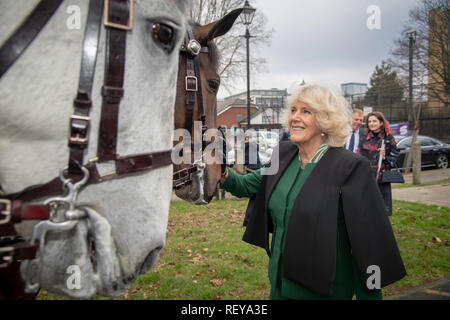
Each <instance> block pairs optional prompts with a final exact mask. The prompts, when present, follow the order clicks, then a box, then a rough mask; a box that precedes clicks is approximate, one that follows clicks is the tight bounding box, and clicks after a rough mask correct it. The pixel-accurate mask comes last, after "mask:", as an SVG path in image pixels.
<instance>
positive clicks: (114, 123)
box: [97, 0, 131, 162]
mask: <svg viewBox="0 0 450 320" xmlns="http://www.w3.org/2000/svg"><path fill="white" fill-rule="evenodd" d="M107 5H109V8H107V13H106V12H105V15H106V14H108V16H107V17H105V18H106V19H108V21H111V22H113V23H114V26H107V28H106V41H107V43H108V44H109V45H108V47H107V48H106V59H105V64H106V65H105V78H104V85H103V87H102V97H103V103H102V113H101V120H100V132H99V137H98V151H97V157H98V160H99V161H100V162H102V161H108V160H115V159H116V158H117V153H116V147H117V131H118V123H119V105H120V101H121V100H122V97H123V93H124V90H123V83H124V74H125V51H126V40H127V30H125V29H121V28H118V27H117V25H121V26H123V27H126V26H128V25H129V23H130V21H129V20H130V17H131V16H130V2H129V1H128V0H115V1H109V2H108V3H107Z"/></svg>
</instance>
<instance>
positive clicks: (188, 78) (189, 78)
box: [186, 76, 198, 92]
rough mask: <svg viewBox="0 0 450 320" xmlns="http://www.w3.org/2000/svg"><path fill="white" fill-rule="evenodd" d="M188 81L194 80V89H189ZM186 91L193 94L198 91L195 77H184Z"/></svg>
mask: <svg viewBox="0 0 450 320" xmlns="http://www.w3.org/2000/svg"><path fill="white" fill-rule="evenodd" d="M189 80H194V81H195V86H194V88H191V87H189V82H188V81H189ZM186 91H194V92H197V91H198V80H197V77H195V76H186Z"/></svg>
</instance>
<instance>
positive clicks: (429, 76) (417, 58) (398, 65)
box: [388, 0, 450, 105]
mask: <svg viewBox="0 0 450 320" xmlns="http://www.w3.org/2000/svg"><path fill="white" fill-rule="evenodd" d="M412 29H413V30H416V41H415V44H414V58H413V61H414V62H413V66H414V68H413V70H414V72H413V87H414V96H415V97H422V96H424V95H426V94H427V95H428V100H429V101H430V100H436V101H439V102H441V103H444V104H447V105H448V101H449V96H450V54H449V52H450V9H449V1H448V0H420V1H419V2H418V4H417V6H416V7H414V8H413V9H411V10H410V12H409V20H408V21H407V22H406V24H405V26H404V29H403V31H402V33H401V34H400V35H399V37H398V39H396V40H395V43H394V47H393V49H392V51H391V53H390V58H389V60H388V61H389V63H390V64H392V65H393V67H394V68H395V69H396V70H397V71H398V72H399V73H400V74H401V75H402V76H403V78H405V79H407V77H408V76H409V37H408V36H407V35H406V31H407V30H412Z"/></svg>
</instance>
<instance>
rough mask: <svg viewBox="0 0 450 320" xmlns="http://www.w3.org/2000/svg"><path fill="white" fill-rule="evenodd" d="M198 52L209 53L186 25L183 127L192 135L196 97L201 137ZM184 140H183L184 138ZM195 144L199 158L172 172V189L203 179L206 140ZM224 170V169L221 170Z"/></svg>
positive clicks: (202, 117)
mask: <svg viewBox="0 0 450 320" xmlns="http://www.w3.org/2000/svg"><path fill="white" fill-rule="evenodd" d="M200 53H209V48H208V47H206V46H202V45H201V44H200V43H199V42H198V41H197V40H196V39H195V38H194V34H193V31H192V27H191V26H188V27H187V32H186V38H185V41H184V43H183V45H182V46H181V49H180V54H182V55H185V56H186V76H185V86H184V87H185V91H186V99H185V121H184V128H185V129H187V130H188V132H189V134H190V136H191V137H192V126H193V124H194V121H193V117H194V108H195V101H196V98H197V106H198V114H199V119H198V120H199V121H201V123H202V127H201V130H202V137H203V136H204V134H205V132H206V131H207V130H208V127H207V125H206V114H205V109H204V106H203V94H202V81H201V74H200V59H199V54H200ZM218 130H219V132H220V133H221V136H222V137H221V139H223V146H224V149H223V150H225V148H226V144H225V134H224V132H223V130H222V128H218ZM184 141H185V140H184ZM195 147H196V144H195V143H194V144H191V151H194V154H195V152H196V151H200V152H201V154H202V156H201V158H200V159H195V160H194V163H193V164H192V165H190V166H189V167H187V168H184V169H181V170H179V171H176V172H174V174H173V189H174V190H179V189H182V188H184V187H185V186H187V185H190V184H192V182H193V180H194V179H196V178H197V179H203V174H204V170H205V167H206V165H205V163H204V162H203V151H204V150H205V148H206V142H205V141H204V140H203V138H202V144H201V150H195ZM222 160H223V161H222V167H224V166H226V152H225V153H224V156H223V157H222ZM223 172H224V170H223ZM202 184H203V180H201V185H202Z"/></svg>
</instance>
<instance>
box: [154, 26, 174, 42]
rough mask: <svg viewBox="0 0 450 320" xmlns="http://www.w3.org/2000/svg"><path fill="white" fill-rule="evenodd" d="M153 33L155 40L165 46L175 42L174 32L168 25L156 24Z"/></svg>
mask: <svg viewBox="0 0 450 320" xmlns="http://www.w3.org/2000/svg"><path fill="white" fill-rule="evenodd" d="M152 32H153V37H154V38H155V40H156V41H158V42H161V43H162V44H164V45H167V44H170V43H171V42H172V40H173V35H174V32H173V29H172V28H171V27H169V26H168V25H165V24H160V23H155V24H153V30H152Z"/></svg>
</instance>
